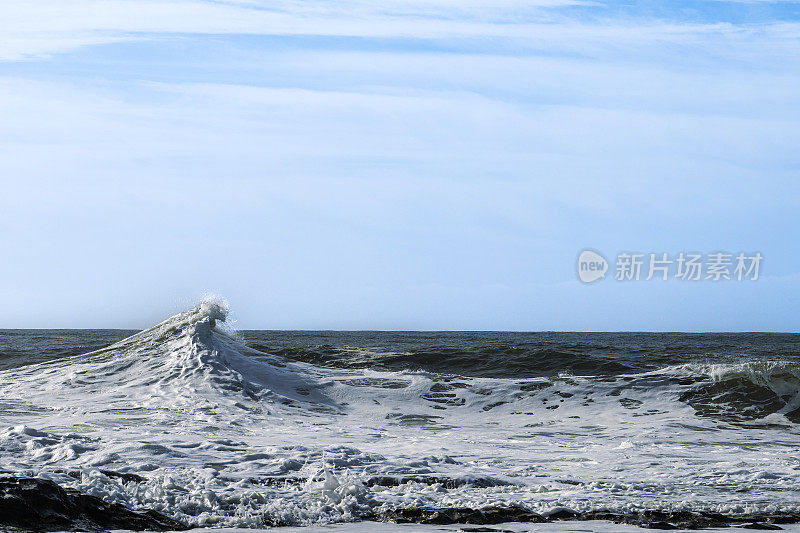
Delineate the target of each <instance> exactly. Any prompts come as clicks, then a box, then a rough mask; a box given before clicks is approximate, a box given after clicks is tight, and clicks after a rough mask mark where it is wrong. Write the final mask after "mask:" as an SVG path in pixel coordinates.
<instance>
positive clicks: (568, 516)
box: [545, 507, 581, 520]
mask: <svg viewBox="0 0 800 533" xmlns="http://www.w3.org/2000/svg"><path fill="white" fill-rule="evenodd" d="M580 516H581V515H580V513H578V512H577V511H573V510H572V509H567V508H566V507H559V508H558V509H553V510H552V511H550V512H549V513H547V514H545V518H547V519H548V520H575V519H577V518H580Z"/></svg>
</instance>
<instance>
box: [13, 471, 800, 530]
mask: <svg viewBox="0 0 800 533" xmlns="http://www.w3.org/2000/svg"><path fill="white" fill-rule="evenodd" d="M109 474H114V475H119V476H127V477H129V478H130V479H128V481H140V480H143V479H142V478H139V476H135V475H134V474H115V473H113V472H109ZM378 482H380V483H381V484H386V481H385V480H383V479H380V480H376V483H378ZM361 519H362V520H366V521H378V522H389V523H397V524H411V523H413V524H430V525H450V524H465V525H475V526H488V525H493V524H502V523H508V522H524V523H546V522H554V521H565V520H569V521H573V520H574V521H584V520H604V521H610V522H614V523H617V524H628V525H634V526H639V527H643V528H648V529H662V530H670V529H673V530H674V529H704V528H720V527H731V526H736V527H740V528H747V529H753V530H780V529H782V528H781V527H780V524H791V523H798V522H800V514H771V515H760V514H754V515H748V516H726V515H722V514H715V513H702V512H701V513H695V512H688V511H660V510H648V511H641V512H636V513H615V512H611V511H603V510H595V511H589V512H584V513H579V512H576V511H573V510H571V509H567V508H557V509H553V510H551V511H550V512H548V513H546V514H538V513H534V512H532V511H530V510H527V509H525V508H523V507H489V508H484V509H472V508H401V509H393V510H388V511H383V512H379V513H375V514H369V515H362V516H361ZM275 525H279V524H275ZM280 525H283V524H280ZM286 525H288V524H286ZM0 528H2V529H5V528H15V529H18V530H28V531H104V530H110V529H126V530H134V531H165V530H172V531H181V530H186V529H188V526H187V525H186V524H184V523H181V522H178V521H176V520H174V519H172V518H169V517H168V516H165V515H163V514H161V513H158V512H156V511H153V510H144V511H135V510H132V509H128V508H127V507H124V506H122V505H119V504H116V503H107V502H104V501H103V500H101V499H99V498H96V497H94V496H90V495H88V494H82V493H80V492H78V491H76V490H73V489H65V488H62V487H60V486H59V485H58V484H56V483H54V482H52V481H49V480H46V479H39V478H28V477H18V476H13V475H4V476H0Z"/></svg>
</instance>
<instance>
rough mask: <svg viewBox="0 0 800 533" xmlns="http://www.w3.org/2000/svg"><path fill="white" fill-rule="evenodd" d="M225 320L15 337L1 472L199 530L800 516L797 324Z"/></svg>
mask: <svg viewBox="0 0 800 533" xmlns="http://www.w3.org/2000/svg"><path fill="white" fill-rule="evenodd" d="M226 316H227V309H226V308H225V306H224V304H222V302H219V301H216V300H207V301H205V302H203V303H202V304H200V305H198V306H197V307H196V308H194V309H190V310H188V311H185V312H183V313H180V314H178V315H176V316H174V317H171V318H169V319H167V320H166V321H164V322H162V323H161V324H158V325H156V326H154V327H152V328H150V329H147V330H145V331H142V332H136V331H122V330H0V470H2V471H3V473H4V474H5V475H12V474H13V475H16V476H29V477H38V478H44V479H49V480H52V481H54V482H56V483H58V484H59V485H61V486H62V487H65V488H70V489H76V490H78V491H80V492H82V493H85V494H89V495H92V496H96V497H98V498H101V499H102V500H104V501H106V502H113V503H119V504H121V505H124V506H126V507H128V508H131V509H135V510H144V509H151V510H155V511H158V512H160V513H163V514H164V515H166V516H168V517H170V518H173V519H175V520H178V521H180V522H182V523H184V524H186V525H187V526H189V527H192V528H266V527H273V526H284V527H287V528H288V527H292V528H296V527H302V528H306V529H304V530H308V531H311V530H314V531H316V530H319V529H320V528H322V529H325V530H327V529H326V528H327V527H328V525H331V524H343V525H339V526H335V525H334V526H331V527H332V529H333V530H335V531H349V530H355V531H378V530H379V529H378V527H380V528H381V529H380V531H384V530H385V531H389V530H392V531H394V528H400V529H402V530H404V531H412V530H417V529H418V528H423V529H421V530H425V531H428V530H431V531H432V530H434V529H436V528H438V529H444V530H452V531H457V530H459V528H464V527H467V526H464V525H462V524H461V523H462V522H464V523H473V524H475V523H481V520H482V519H480V517H483V518H486V517H489V518H488V519H487V520H485V521H484V522H486V521H488V522H489V523H497V522H513V524H511V525H507V526H505V528H506V529H508V530H513V531H551V530H553V531H555V530H557V531H568V530H583V531H623V530H624V531H629V530H635V529H636V528H635V527H634V526H632V525H630V524H638V525H650V526H651V527H666V526H674V527H698V526H708V527H719V526H720V525H734V526H736V525H740V526H741V525H747V524H751V523H755V524H756V526H757V525H758V524H759V523H761V524H767V523H777V524H781V523H789V522H794V521H796V520H800V518H798V517H800V447H799V446H798V444H800V431H799V429H800V426H798V423H799V422H800V394H798V393H799V392H800V349H799V348H798V347H800V335H798V334H773V333H735V334H733V333H723V334H720V333H699V334H687V333H556V332H537V333H508V332H338V331H235V330H233V329H231V328H230V327H228V326H226V323H225V319H226ZM475 512H478V513H479V515H475V514H474V513H475ZM470 513H473V514H470ZM480 513H483V514H480ZM476 516H478V517H479V518H478V519H476V518H475V517H476ZM470 517H472V518H470ZM492 517H493V518H492ZM539 519H541V520H539ZM563 520H565V521H563ZM575 520H587V521H586V522H580V523H578V522H575ZM376 521H377V522H376ZM548 521H550V522H548ZM378 522H389V523H393V522H409V523H421V524H423V525H422V526H399V525H398V526H391V525H381V526H378V525H377V523H378ZM520 522H530V523H529V524H527V525H521V524H520ZM354 523H357V524H354ZM619 523H625V524H629V525H626V526H621V525H614V524H619ZM426 524H427V525H426ZM492 527H494V526H492ZM492 527H489V528H488V529H484V530H492ZM497 527H500V526H497ZM570 527H572V528H573V529H569V528H570ZM775 527H784V528H787V527H792V526H788V525H782V526H775ZM409 528H417V529H409ZM425 528H433V529H425ZM500 529H503V528H502V527H500ZM462 530H469V529H462ZM473 530H475V531H477V530H480V529H473ZM287 531H288V530H287ZM292 531H294V529H293V530H292Z"/></svg>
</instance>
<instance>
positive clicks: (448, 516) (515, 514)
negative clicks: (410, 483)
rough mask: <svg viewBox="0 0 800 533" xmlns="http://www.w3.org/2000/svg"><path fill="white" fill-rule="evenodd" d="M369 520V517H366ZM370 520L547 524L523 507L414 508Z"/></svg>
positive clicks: (425, 522)
mask: <svg viewBox="0 0 800 533" xmlns="http://www.w3.org/2000/svg"><path fill="white" fill-rule="evenodd" d="M365 518H367V517H365ZM368 518H369V519H374V520H379V521H381V522H393V523H396V524H410V523H413V524H437V525H445V524H476V525H486V524H502V523H503V522H545V521H546V520H545V519H544V518H543V517H542V516H541V515H538V514H536V513H533V512H531V511H528V510H527V509H523V508H521V507H489V508H486V509H469V508H466V507H456V508H445V509H437V508H425V507H423V508H412V509H394V510H392V511H384V512H382V513H380V514H378V515H376V516H374V517H368Z"/></svg>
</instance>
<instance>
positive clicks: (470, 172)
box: [0, 0, 800, 332]
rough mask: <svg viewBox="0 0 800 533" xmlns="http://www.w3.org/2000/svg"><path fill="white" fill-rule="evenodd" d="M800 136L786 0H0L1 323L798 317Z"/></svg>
mask: <svg viewBox="0 0 800 533" xmlns="http://www.w3.org/2000/svg"><path fill="white" fill-rule="evenodd" d="M798 147H800V2H793V1H774V2H773V1H742V2H730V1H727V0H699V1H691V0H689V1H658V2H656V1H641V2H618V1H608V2H606V1H602V0H598V1H593V0H592V1H589V0H526V1H521V0H395V1H392V2H374V1H367V0H330V1H322V0H304V1H297V0H274V1H269V2H268V1H265V0H238V1H237V0H228V1H223V0H37V1H36V2H31V1H30V0H3V2H2V3H1V4H0V190H2V194H0V295H2V297H3V300H4V302H3V305H0V328H144V327H147V326H149V325H152V324H153V323H155V322H158V321H160V320H162V319H164V318H166V317H168V316H170V315H172V314H174V313H176V312H178V311H181V310H183V309H185V308H188V307H191V306H193V305H194V304H196V303H197V302H198V301H199V300H200V299H202V298H203V297H204V295H207V294H216V295H219V296H222V297H224V298H226V299H227V301H228V302H229V305H230V307H231V311H232V317H233V319H234V320H235V325H236V326H237V327H239V328H243V329H421V330H462V329H464V330H521V331H539V330H569V331H622V330H633V331H792V332H796V331H798V329H799V328H798V316H800V313H798V311H800V304H799V303H798V296H800V245H799V244H798V235H799V234H800V149H798ZM584 249H591V250H595V251H597V252H599V253H601V254H602V255H603V256H604V257H605V258H606V259H607V260H608V262H609V271H608V273H607V275H606V277H605V278H603V279H600V280H598V281H596V282H594V283H582V282H581V281H580V280H579V278H578V274H577V264H576V263H577V257H578V254H579V253H580V252H581V251H582V250H584ZM719 251H724V252H727V253H731V254H738V253H739V252H744V253H747V254H754V253H755V252H759V253H761V254H762V255H763V258H764V259H763V262H762V264H761V265H760V272H759V279H758V280H755V281H754V280H743V281H737V280H735V279H734V280H722V281H719V282H715V281H712V280H707V279H701V280H699V281H685V280H680V279H675V278H674V277H673V276H670V279H668V280H666V281H664V280H660V279H652V280H649V281H646V280H645V279H644V278H645V277H646V271H644V272H643V275H642V279H640V280H638V281H636V280H625V281H618V280H616V279H614V276H615V260H616V258H617V256H618V254H620V253H623V252H638V253H642V254H645V256H646V257H647V256H648V255H649V254H650V253H655V254H658V255H659V256H660V255H661V254H662V253H667V254H669V257H674V256H677V254H679V253H681V252H686V253H688V252H697V253H700V254H703V255H704V256H707V254H711V253H714V252H719Z"/></svg>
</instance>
